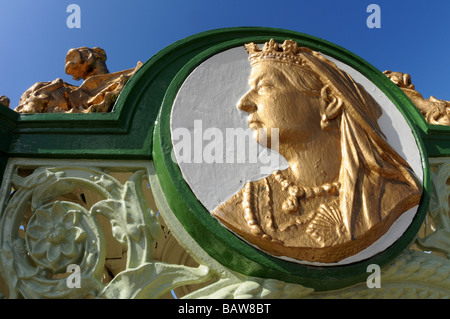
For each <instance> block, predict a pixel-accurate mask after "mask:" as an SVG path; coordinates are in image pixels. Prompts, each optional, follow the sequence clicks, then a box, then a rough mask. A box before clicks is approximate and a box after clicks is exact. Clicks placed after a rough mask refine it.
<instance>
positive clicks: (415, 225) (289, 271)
mask: <svg viewBox="0 0 450 319" xmlns="http://www.w3.org/2000/svg"><path fill="white" fill-rule="evenodd" d="M271 38H273V39H274V40H276V41H281V42H282V41H284V40H285V39H292V40H294V41H297V42H298V43H299V45H301V46H305V47H309V48H311V49H313V50H316V51H320V52H322V53H324V54H326V55H329V56H331V57H333V58H335V59H337V60H340V61H342V62H344V63H346V64H347V65H349V66H351V67H353V68H354V69H356V70H357V71H359V72H360V73H361V74H363V75H364V76H366V77H367V78H368V79H369V80H370V81H372V83H374V84H375V85H376V86H377V87H378V88H380V89H381V90H382V91H383V92H384V93H385V94H386V96H387V97H388V98H389V99H390V100H391V101H392V102H393V103H394V104H395V105H396V107H397V108H398V109H399V111H400V112H401V113H402V115H403V116H404V117H405V119H406V121H407V123H408V124H409V126H410V128H411V130H412V132H413V135H414V137H415V140H416V142H417V146H418V148H419V152H420V154H421V162H422V168H423V173H424V174H423V175H424V179H423V186H424V191H423V195H422V199H421V203H420V205H419V208H418V211H417V213H416V215H415V217H414V219H413V221H412V222H411V224H410V225H409V227H408V229H407V230H406V231H405V233H404V234H403V235H402V237H400V238H399V239H398V240H397V241H396V242H395V243H393V244H392V245H391V246H390V247H389V248H388V249H386V250H385V251H383V252H380V253H378V254H376V255H375V256H372V257H370V258H368V259H365V260H362V261H360V262H357V263H353V264H348V265H340V266H307V265H302V264H298V263H294V262H289V261H285V260H282V259H279V258H276V257H274V256H271V255H269V254H266V253H264V252H262V251H260V250H259V249H257V248H254V247H252V246H250V245H248V244H247V243H245V242H244V241H242V240H241V239H239V238H238V237H237V236H235V235H234V234H232V233H231V232H230V231H229V230H227V229H226V228H225V227H223V226H221V225H220V224H219V223H218V222H217V221H216V220H215V219H214V218H213V217H212V216H211V215H210V213H209V212H208V211H207V210H206V209H205V207H204V206H203V205H202V204H201V203H200V202H199V201H198V199H197V198H196V196H195V195H194V194H193V192H192V191H191V189H190V188H189V186H188V185H187V183H186V182H185V180H184V178H183V176H182V173H181V171H180V168H179V166H178V165H177V164H176V163H174V162H173V160H172V147H173V145H172V140H171V132H170V116H171V109H172V105H173V102H174V99H175V97H176V95H177V93H178V90H179V88H180V87H181V85H182V84H183V82H184V81H185V79H186V78H187V76H188V75H189V74H190V73H191V72H192V71H193V70H194V69H195V68H196V67H197V66H198V65H199V64H200V63H202V62H203V61H205V60H207V59H208V58H210V57H212V56H213V55H215V54H218V53H220V52H222V51H225V50H227V49H230V48H233V47H237V46H243V45H244V44H245V43H248V42H255V43H262V42H266V41H268V40H269V39H271ZM170 56H176V57H177V63H176V64H173V59H170V58H164V57H170ZM146 64H147V65H144V66H143V70H140V72H139V73H138V74H136V77H138V78H141V77H146V76H152V77H154V76H155V74H154V72H153V71H154V70H156V69H157V70H158V71H159V72H161V73H160V75H159V76H161V77H162V78H160V80H161V81H170V85H169V86H168V88H167V90H166V92H165V94H164V99H163V100H162V101H161V108H160V111H159V114H158V118H157V121H156V123H155V130H154V134H153V150H152V156H153V161H154V165H155V170H156V173H157V176H158V179H159V181H160V184H161V187H162V190H163V192H164V194H165V196H166V199H167V202H168V203H169V206H170V208H171V210H172V212H173V213H174V214H175V216H176V218H177V219H178V220H179V221H180V223H181V224H182V225H183V227H184V228H185V229H186V231H187V232H188V233H189V234H190V236H192V237H193V239H194V240H195V241H196V242H197V243H198V244H199V245H200V246H201V247H202V248H203V249H204V250H205V251H206V252H207V253H208V254H209V255H210V256H212V257H213V258H214V259H216V260H217V261H218V262H220V263H221V264H222V265H224V266H225V267H227V268H229V269H231V270H233V271H236V272H238V273H241V274H244V275H248V276H255V277H262V278H273V279H278V280H282V281H285V282H291V283H297V284H301V285H303V286H306V287H310V288H314V289H315V290H316V291H327V290H334V289H339V288H343V287H347V286H350V285H353V284H356V283H358V282H362V281H365V280H366V278H367V276H368V275H369V274H368V273H367V266H368V265H370V264H377V265H379V266H380V267H383V266H385V265H387V264H388V263H389V262H391V261H393V259H395V258H396V257H397V256H398V255H399V254H400V253H401V252H402V251H404V250H405V249H406V248H408V247H409V245H411V243H412V241H413V240H414V238H415V236H416V235H417V233H418V231H419V229H420V227H421V225H422V222H423V220H424V218H425V215H426V212H427V208H428V204H429V190H430V183H431V179H430V176H431V175H430V167H429V163H428V161H427V158H428V156H427V154H426V150H425V147H424V144H423V136H424V133H423V130H422V129H421V125H423V118H422V116H421V114H420V113H419V111H418V110H417V108H416V107H415V106H414V105H413V104H412V102H411V101H410V100H409V99H408V98H407V97H406V96H405V94H404V93H403V92H402V91H401V90H400V89H399V88H398V87H397V86H396V85H395V84H393V83H392V82H391V81H390V80H389V79H388V78H387V77H386V76H385V75H384V74H382V73H381V72H380V71H379V70H377V69H376V68H374V67H373V66H371V65H370V64H369V63H367V62H366V61H364V60H363V59H361V58H360V57H358V56H356V55H354V54H352V53H351V52H349V51H347V50H345V49H343V48H341V47H339V46H337V45H335V44H332V43H330V42H327V41H325V40H322V39H318V38H316V37H313V36H309V35H306V34H302V33H299V32H294V31H288V30H282V29H272V28H257V27H254V28H229V29H219V30H213V31H208V32H204V33H200V34H197V35H194V36H191V37H189V38H186V39H184V40H181V41H179V42H176V43H174V44H173V45H171V46H169V47H167V48H166V49H164V50H163V51H161V52H160V53H159V54H158V55H157V56H156V57H155V58H152V59H150V60H149V61H148V62H147V63H146ZM165 68H171V70H172V71H171V72H166V73H165V72H164V71H161V70H164V69H165ZM174 68H175V69H177V72H174ZM164 77H165V78H164ZM135 80H136V81H137V80H138V79H135ZM155 102H156V101H152V103H155Z"/></svg>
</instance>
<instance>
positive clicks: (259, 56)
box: [245, 39, 311, 65]
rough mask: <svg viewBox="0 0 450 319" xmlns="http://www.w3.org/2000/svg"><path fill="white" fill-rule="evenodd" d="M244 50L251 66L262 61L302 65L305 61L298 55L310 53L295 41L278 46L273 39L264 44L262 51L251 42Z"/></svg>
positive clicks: (288, 41) (287, 41) (286, 41)
mask: <svg viewBox="0 0 450 319" xmlns="http://www.w3.org/2000/svg"><path fill="white" fill-rule="evenodd" d="M245 49H246V50H247V52H248V54H249V60H250V63H251V64H255V63H257V62H260V61H263V60H275V61H280V62H287V63H295V64H299V65H302V64H304V63H305V62H306V61H305V58H304V57H303V56H302V55H300V53H301V52H311V50H310V49H307V48H301V47H299V46H298V44H297V42H295V41H292V40H285V41H284V42H283V44H282V45H281V46H280V45H279V44H278V43H277V42H275V40H274V39H270V41H269V42H266V43H265V44H264V46H263V48H262V50H260V49H259V48H258V45H256V44H255V43H253V42H252V43H248V44H246V45H245Z"/></svg>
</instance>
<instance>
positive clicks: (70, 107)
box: [15, 47, 142, 113]
mask: <svg viewBox="0 0 450 319" xmlns="http://www.w3.org/2000/svg"><path fill="white" fill-rule="evenodd" d="M105 61H106V53H105V51H104V50H103V49H101V48H97V47H96V48H87V47H81V48H77V49H71V50H69V52H68V53H67V55H66V61H65V72H66V73H67V74H68V75H72V77H73V79H74V80H80V79H83V83H82V84H81V85H80V86H76V85H72V84H69V83H66V82H64V81H63V80H62V79H56V80H54V81H48V82H37V83H35V84H34V85H33V86H31V87H30V88H29V89H28V90H27V91H25V92H24V93H23V94H22V96H21V98H20V100H19V106H17V107H16V108H15V111H17V112H19V113H93V112H109V111H110V110H111V108H112V106H113V105H114V102H115V101H116V99H117V97H118V96H119V93H120V92H121V91H122V89H123V87H124V85H125V84H126V83H127V81H128V80H129V79H130V77H131V76H132V75H133V74H134V73H135V72H136V71H137V70H138V69H139V67H140V66H141V65H142V63H141V62H139V63H138V64H137V66H136V67H135V68H132V69H128V70H124V71H120V72H115V73H109V71H108V68H107V67H106V62H105Z"/></svg>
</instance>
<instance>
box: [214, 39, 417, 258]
mask: <svg viewBox="0 0 450 319" xmlns="http://www.w3.org/2000/svg"><path fill="white" fill-rule="evenodd" d="M246 49H247V51H248V53H249V60H250V63H251V65H252V71H251V74H250V77H249V86H250V89H249V91H248V92H247V93H246V94H245V95H244V96H243V97H242V98H241V100H240V101H239V102H238V108H239V109H241V110H242V111H244V112H247V113H248V121H249V127H250V128H251V129H253V130H254V132H255V134H254V136H255V138H256V140H257V141H258V142H260V143H261V141H263V140H264V141H266V140H267V141H270V140H271V136H270V132H271V129H273V128H277V129H278V130H279V143H278V144H279V150H278V151H279V153H280V154H281V155H283V156H284V157H285V158H286V160H287V161H288V163H289V168H288V169H286V170H284V171H277V172H274V173H273V174H271V175H270V176H268V177H266V178H264V179H262V180H259V181H252V182H248V183H247V184H246V185H245V187H244V188H243V189H241V190H240V191H239V192H238V193H236V194H235V195H234V196H232V197H231V198H230V199H229V200H227V201H226V202H224V203H223V204H221V205H220V206H219V207H218V208H217V209H216V210H215V211H214V212H213V215H214V216H215V217H216V218H217V219H218V220H220V222H221V223H222V224H223V225H225V226H226V227H227V228H228V229H229V230H231V231H232V232H234V233H235V234H237V235H238V236H239V237H241V238H243V239H244V240H246V241H247V242H249V243H251V244H254V245H256V246H258V247H259V248H260V249H262V250H263V251H266V252H268V253H270V254H273V255H276V256H285V257H289V258H294V259H297V260H305V261H313V262H324V263H332V262H338V261H340V260H343V259H345V258H347V257H349V256H352V255H354V254H356V253H358V252H360V251H362V250H363V249H365V248H367V247H368V246H370V244H372V243H374V242H375V241H376V240H377V239H379V238H380V237H381V236H382V235H383V234H385V233H386V232H387V231H388V230H389V228H390V227H391V226H392V224H393V223H394V221H395V220H397V218H398V217H399V216H400V215H401V214H403V213H404V212H405V211H407V210H408V209H410V208H412V207H414V206H416V205H418V204H419V201H420V197H421V193H422V187H421V185H420V182H419V181H418V179H417V177H416V176H415V175H414V173H413V171H412V169H411V168H410V166H409V165H408V163H407V162H406V161H405V160H404V159H403V158H402V157H401V156H400V155H399V154H398V153H396V152H395V151H394V150H393V149H392V148H391V146H389V144H388V143H387V142H386V139H385V137H384V135H383V133H382V132H381V129H380V127H379V126H378V123H377V119H378V118H379V117H380V116H381V114H382V110H381V107H380V106H379V105H378V103H377V102H376V101H375V100H374V99H373V98H372V97H371V96H370V95H369V94H368V93H367V92H366V91H365V89H364V88H363V87H362V86H361V85H359V84H358V83H356V82H355V81H354V80H353V79H352V78H351V77H350V76H349V75H348V74H347V73H346V72H344V71H342V70H340V69H338V68H337V67H336V65H335V64H334V63H333V62H331V61H330V60H328V59H326V58H325V57H323V56H322V55H321V54H319V53H318V52H315V51H312V50H310V49H308V48H301V47H298V45H297V43H295V42H294V41H291V40H286V41H285V42H284V43H283V45H279V44H278V43H275V42H274V41H273V40H271V41H270V42H267V43H266V44H265V45H264V47H263V48H262V49H261V50H260V49H259V48H258V46H257V45H255V44H253V43H251V44H248V45H246ZM261 129H266V132H267V133H268V136H267V138H264V139H261V141H260V134H261V133H260V132H261ZM264 146H268V147H270V145H264Z"/></svg>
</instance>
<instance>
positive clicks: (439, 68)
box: [0, 0, 450, 107]
mask: <svg viewBox="0 0 450 319" xmlns="http://www.w3.org/2000/svg"><path fill="white" fill-rule="evenodd" d="M72 3H73V4H77V5H79V6H80V8H81V28H79V29H70V28H68V27H67V25H66V20H67V17H68V16H69V15H70V13H68V12H66V9H67V7H68V5H69V4H72ZM372 3H374V4H378V5H379V6H380V9H381V28H379V29H370V28H368V27H367V25H366V19H367V17H368V16H369V14H370V13H367V12H366V9H367V6H368V5H369V4H372ZM0 12H1V18H0V43H1V44H0V48H1V49H0V95H6V96H8V97H9V98H10V99H11V107H15V106H17V104H18V101H19V98H20V96H21V94H22V93H23V92H24V91H25V90H26V89H28V88H29V87H30V86H31V85H33V84H34V83H35V82H38V81H51V80H54V79H56V78H62V79H63V80H65V81H67V82H69V83H72V84H75V85H79V84H80V83H79V82H77V81H73V80H72V79H71V77H69V76H67V75H66V74H65V73H64V59H65V55H66V53H67V51H68V50H69V49H70V48H75V47H80V46H89V47H93V46H99V47H102V48H103V49H105V51H106V53H107V55H108V60H107V65H108V68H109V70H110V71H111V72H115V71H120V70H123V69H128V68H131V67H134V66H135V65H136V62H137V61H142V62H145V61H147V60H148V59H149V58H150V57H152V56H153V55H154V54H155V53H157V52H158V51H159V50H161V49H163V48H164V47H166V46H167V45H169V44H171V43H173V42H175V41H177V40H180V39H182V38H185V37H187V36H190V35H193V34H196V33H199V32H202V31H206V30H211V29H216V28H224V27H237V26H265V27H276V28H283V29H290V30H295V31H299V32H303V33H306V34H310V35H313V36H316V37H319V38H322V39H325V40H328V41H331V42H333V43H336V44H338V45H340V46H342V47H344V48H346V49H348V50H350V51H352V52H353V53H355V54H357V55H359V56H360V57H362V58H363V59H365V60H366V61H368V62H369V63H371V64H372V65H374V66H375V67H377V68H378V69H380V70H381V71H384V70H386V69H390V70H393V71H402V72H406V73H410V74H411V76H412V80H413V83H414V84H415V85H416V89H417V90H418V91H419V92H420V93H422V94H423V96H424V97H425V98H428V97H429V96H430V95H433V96H435V97H437V98H440V99H445V100H450V90H449V86H450V79H449V78H448V74H450V58H449V52H450V37H449V31H450V26H449V23H448V16H449V13H450V1H447V0H429V1H421V0H396V1H389V0H368V1H367V0H340V1H336V0H322V1H302V0H278V1H273V0H271V1H266V0H260V1H254V0H251V1H250V0H209V1H205V0H151V1H148V0H147V1H144V0H128V1H105V0H68V1H67V0H66V1H65V0H40V1H33V0H14V1H7V0H1V2H0Z"/></svg>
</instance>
